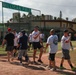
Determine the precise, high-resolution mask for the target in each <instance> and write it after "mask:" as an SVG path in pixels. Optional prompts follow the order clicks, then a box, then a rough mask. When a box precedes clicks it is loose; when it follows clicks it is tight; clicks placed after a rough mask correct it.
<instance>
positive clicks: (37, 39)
mask: <svg viewBox="0 0 76 75" xmlns="http://www.w3.org/2000/svg"><path fill="white" fill-rule="evenodd" d="M38 34H39V31H37V32H36V31H33V32H32V42H39V41H40V36H38V37H37V38H36V39H34V37H35V36H36V35H38Z"/></svg>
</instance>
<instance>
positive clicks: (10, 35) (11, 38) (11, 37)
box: [4, 33, 15, 46]
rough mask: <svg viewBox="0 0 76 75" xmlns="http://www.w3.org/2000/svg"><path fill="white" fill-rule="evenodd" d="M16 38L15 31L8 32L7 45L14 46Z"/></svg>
mask: <svg viewBox="0 0 76 75" xmlns="http://www.w3.org/2000/svg"><path fill="white" fill-rule="evenodd" d="M14 38H15V36H14V34H13V33H8V34H6V36H5V38H4V39H5V40H6V41H7V44H6V45H7V46H14Z"/></svg>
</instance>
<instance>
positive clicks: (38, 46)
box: [32, 42, 43, 49]
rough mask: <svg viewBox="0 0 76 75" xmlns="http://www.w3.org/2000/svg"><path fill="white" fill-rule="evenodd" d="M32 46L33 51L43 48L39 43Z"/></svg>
mask: <svg viewBox="0 0 76 75" xmlns="http://www.w3.org/2000/svg"><path fill="white" fill-rule="evenodd" d="M32 45H33V48H34V49H37V48H38V49H40V48H42V47H43V46H41V44H40V42H33V43H32Z"/></svg>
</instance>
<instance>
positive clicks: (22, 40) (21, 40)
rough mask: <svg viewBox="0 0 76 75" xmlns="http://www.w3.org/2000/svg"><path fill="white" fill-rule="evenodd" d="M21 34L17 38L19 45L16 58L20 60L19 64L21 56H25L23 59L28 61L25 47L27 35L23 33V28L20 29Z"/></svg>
mask: <svg viewBox="0 0 76 75" xmlns="http://www.w3.org/2000/svg"><path fill="white" fill-rule="evenodd" d="M21 33H22V36H21V37H20V38H19V42H18V46H17V47H19V49H20V50H19V54H18V60H20V64H21V65H22V56H24V57H25V61H26V62H29V57H28V54H27V48H28V37H27V36H26V35H25V30H22V31H21Z"/></svg>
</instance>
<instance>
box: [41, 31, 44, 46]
mask: <svg viewBox="0 0 76 75" xmlns="http://www.w3.org/2000/svg"><path fill="white" fill-rule="evenodd" d="M40 39H41V45H42V46H43V41H44V34H43V32H42V31H41V33H40Z"/></svg>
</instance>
